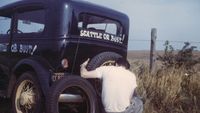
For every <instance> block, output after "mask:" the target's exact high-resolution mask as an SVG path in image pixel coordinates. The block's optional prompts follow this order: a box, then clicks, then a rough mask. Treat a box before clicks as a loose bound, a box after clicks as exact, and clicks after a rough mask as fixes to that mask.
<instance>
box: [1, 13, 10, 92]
mask: <svg viewBox="0 0 200 113" xmlns="http://www.w3.org/2000/svg"><path fill="white" fill-rule="evenodd" d="M12 17H13V15H12V14H0V91H1V90H4V89H5V88H6V86H7V84H8V79H9V72H10V70H9V69H10V50H11V43H10V42H11V37H12V31H13V29H12V26H13V25H12V23H13V22H12V21H13V20H12Z"/></svg>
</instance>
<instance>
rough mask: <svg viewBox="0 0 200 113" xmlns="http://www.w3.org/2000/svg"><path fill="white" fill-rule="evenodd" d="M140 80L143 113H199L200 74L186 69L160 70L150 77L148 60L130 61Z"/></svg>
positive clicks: (139, 88) (139, 92) (138, 89)
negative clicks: (188, 71)
mask: <svg viewBox="0 0 200 113" xmlns="http://www.w3.org/2000/svg"><path fill="white" fill-rule="evenodd" d="M130 62H131V66H132V71H133V72H135V73H136V75H137V78H138V88H137V92H138V94H139V95H140V96H141V97H142V98H143V100H144V112H143V113H200V73H199V72H198V71H197V72H195V73H190V74H188V73H186V72H185V70H184V69H183V68H180V69H175V68H173V67H171V68H168V69H160V70H158V71H155V72H154V74H150V73H149V71H148V66H147V64H145V61H142V62H141V61H134V60H130Z"/></svg>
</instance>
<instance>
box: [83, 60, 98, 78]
mask: <svg viewBox="0 0 200 113" xmlns="http://www.w3.org/2000/svg"><path fill="white" fill-rule="evenodd" d="M88 62H89V59H88V60H86V61H85V62H84V63H83V64H81V70H80V73H81V77H83V78H100V77H99V73H98V71H97V70H96V69H95V70H92V71H88V70H87V69H86V66H87V64H88Z"/></svg>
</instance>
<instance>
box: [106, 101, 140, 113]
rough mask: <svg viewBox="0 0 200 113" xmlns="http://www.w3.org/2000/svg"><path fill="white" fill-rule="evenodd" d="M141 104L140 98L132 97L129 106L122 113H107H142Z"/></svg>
mask: <svg viewBox="0 0 200 113" xmlns="http://www.w3.org/2000/svg"><path fill="white" fill-rule="evenodd" d="M142 112H143V102H142V100H141V98H140V97H133V98H132V100H131V104H130V106H128V107H127V109H126V110H125V111H124V112H109V113H142Z"/></svg>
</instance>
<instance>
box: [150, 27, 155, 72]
mask: <svg viewBox="0 0 200 113" xmlns="http://www.w3.org/2000/svg"><path fill="white" fill-rule="evenodd" d="M156 38H157V29H156V28H152V29H151V50H150V64H149V71H150V72H152V70H153V68H154V62H155V51H156Z"/></svg>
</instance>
